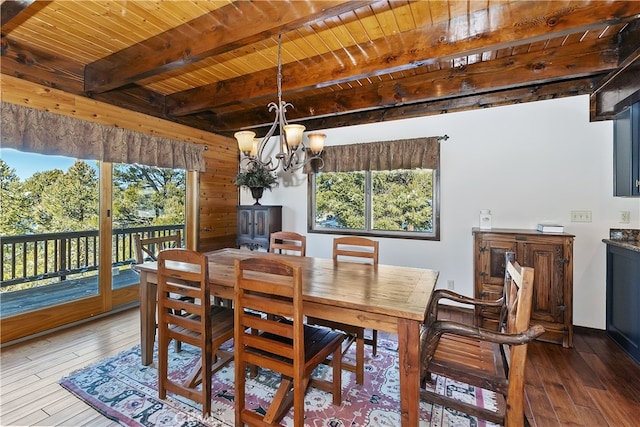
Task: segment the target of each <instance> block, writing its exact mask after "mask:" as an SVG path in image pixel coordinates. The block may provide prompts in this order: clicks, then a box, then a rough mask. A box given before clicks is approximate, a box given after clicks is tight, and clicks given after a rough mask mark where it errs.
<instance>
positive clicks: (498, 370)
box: [420, 255, 544, 427]
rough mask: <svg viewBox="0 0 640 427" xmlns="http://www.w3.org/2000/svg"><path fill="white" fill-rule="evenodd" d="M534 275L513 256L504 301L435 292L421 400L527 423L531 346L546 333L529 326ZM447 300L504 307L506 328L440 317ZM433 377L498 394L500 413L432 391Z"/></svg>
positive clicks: (424, 337) (424, 343)
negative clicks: (526, 389) (527, 369)
mask: <svg viewBox="0 0 640 427" xmlns="http://www.w3.org/2000/svg"><path fill="white" fill-rule="evenodd" d="M533 277H534V271H533V269H532V268H530V267H521V266H520V265H519V264H518V263H517V262H516V261H514V260H513V259H512V258H511V259H509V257H508V255H507V262H506V274H505V293H504V296H503V298H501V299H500V300H498V301H494V302H488V301H484V300H477V299H473V298H468V297H465V296H462V295H459V294H456V293H455V292H452V291H449V290H438V291H436V292H434V294H433V296H432V299H431V301H430V303H429V307H428V308H427V316H426V317H425V325H424V328H423V330H422V333H421V339H420V344H421V355H422V356H421V357H422V366H421V369H422V370H421V375H422V387H423V388H422V389H421V390H420V396H421V398H422V399H423V400H425V401H428V402H430V403H434V404H439V405H443V406H445V407H447V408H451V409H453V410H457V411H461V412H464V413H467V414H470V415H473V416H476V417H479V418H483V419H485V420H488V421H491V422H494V423H500V424H504V425H506V426H510V427H513V426H522V425H523V424H525V423H526V417H525V415H524V370H525V365H526V356H527V344H528V343H529V342H531V341H532V340H534V339H535V338H537V337H539V336H540V335H541V334H543V333H544V328H543V327H542V326H540V325H535V326H529V323H530V319H531V301H532V296H533ZM443 299H449V300H453V301H456V302H458V303H463V304H470V305H472V306H474V307H484V306H489V307H494V308H498V309H500V307H501V306H504V313H505V316H504V322H503V326H502V327H501V330H498V331H495V330H488V329H483V328H481V327H478V326H475V325H469V324H464V323H460V322H455V321H451V320H441V319H438V306H439V305H440V301H441V300H443ZM432 374H436V375H440V376H444V377H447V378H451V379H454V380H457V381H460V382H463V383H466V384H470V385H472V386H476V387H481V388H484V389H487V390H492V391H494V392H496V394H497V395H498V396H499V397H501V399H499V402H498V408H497V410H492V409H489V408H481V407H478V406H475V405H472V404H470V403H467V402H463V401H461V400H458V399H457V398H456V397H455V396H449V395H444V394H440V393H438V392H437V391H435V390H432V389H431V388H428V387H426V386H427V382H428V381H431V380H432Z"/></svg>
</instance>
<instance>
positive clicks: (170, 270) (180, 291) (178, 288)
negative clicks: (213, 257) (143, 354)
mask: <svg viewBox="0 0 640 427" xmlns="http://www.w3.org/2000/svg"><path fill="white" fill-rule="evenodd" d="M178 263H180V264H178ZM208 266H209V263H208V261H207V257H206V256H205V255H203V254H201V253H199V252H196V251H192V250H189V249H166V250H164V251H161V252H160V253H159V254H158V396H159V397H160V399H165V398H166V397H167V392H168V391H169V392H171V393H175V394H179V395H181V396H184V397H186V398H188V399H191V400H193V401H195V402H198V403H200V404H201V405H202V414H203V415H205V416H206V415H208V414H210V412H211V376H212V375H213V374H214V373H215V372H217V371H218V370H219V369H220V368H222V367H223V366H224V365H226V364H227V363H229V362H230V361H231V360H233V354H232V353H229V352H225V351H221V350H220V346H221V345H222V344H223V343H224V342H226V341H228V340H230V339H231V338H233V333H234V328H233V325H234V316H233V310H232V309H230V308H226V307H222V306H218V305H212V304H211V294H210V289H209V283H208V281H209V279H208V278H209V267H208ZM177 313H180V314H177ZM172 339H174V340H176V341H178V342H183V343H187V344H191V345H193V346H195V347H198V348H199V349H200V355H201V357H200V362H199V363H198V364H197V366H196V367H195V368H194V369H193V371H192V372H191V374H190V375H189V377H188V378H187V379H186V380H184V381H183V382H177V381H173V380H171V379H169V342H170V341H171V340H172ZM199 385H201V387H198V386H199Z"/></svg>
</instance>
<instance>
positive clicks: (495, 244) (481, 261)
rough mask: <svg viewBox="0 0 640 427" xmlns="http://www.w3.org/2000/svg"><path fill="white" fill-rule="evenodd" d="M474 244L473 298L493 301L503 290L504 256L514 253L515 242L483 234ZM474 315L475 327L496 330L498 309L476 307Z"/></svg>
mask: <svg viewBox="0 0 640 427" xmlns="http://www.w3.org/2000/svg"><path fill="white" fill-rule="evenodd" d="M475 244H476V248H475V254H476V266H477V268H476V273H475V274H476V278H475V283H476V289H475V297H476V298H479V299H484V300H488V301H495V300H497V299H499V298H502V294H503V290H504V274H505V269H506V261H505V254H506V253H507V252H515V251H516V242H515V241H514V240H513V239H512V238H508V237H507V238H505V237H503V236H499V235H491V234H483V235H481V237H480V238H477V239H476V243H475ZM475 314H476V325H478V326H482V327H485V328H488V329H492V330H494V329H495V330H497V329H498V320H499V318H500V310H499V309H498V308H489V307H484V308H480V307H478V308H477V309H476V313H475Z"/></svg>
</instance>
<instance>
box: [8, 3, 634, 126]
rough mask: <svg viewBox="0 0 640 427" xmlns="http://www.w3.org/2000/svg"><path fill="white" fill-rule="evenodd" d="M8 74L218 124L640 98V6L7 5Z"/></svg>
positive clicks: (608, 107)
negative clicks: (278, 115)
mask: <svg viewBox="0 0 640 427" xmlns="http://www.w3.org/2000/svg"><path fill="white" fill-rule="evenodd" d="M1 12H2V41H1V43H2V44H1V53H2V62H1V64H0V71H1V72H2V73H3V74H7V75H11V76H16V77H19V78H22V79H26V80H29V81H32V82H36V83H39V84H42V85H45V86H49V87H54V88H58V89H61V90H63V91H67V92H70V93H73V94H78V95H82V96H87V97H91V98H95V99H98V100H100V101H104V102H107V103H111V104H115V105H119V106H122V107H125V108H127V109H130V110H134V111H139V112H144V113H147V114H150V115H153V116H157V117H163V118H166V119H168V120H172V121H175V122H178V123H182V124H186V125H189V126H192V127H195V128H198V129H203V130H208V131H211V132H216V133H220V134H224V135H232V134H233V133H234V132H235V131H236V130H239V129H243V128H254V130H256V131H257V132H258V134H263V133H264V132H265V131H266V128H267V127H268V125H269V124H270V123H271V122H272V121H273V116H272V113H270V112H269V111H268V109H267V104H268V103H269V102H271V101H276V100H277V93H276V86H277V85H276V74H277V72H276V71H277V67H276V66H277V49H278V36H279V35H281V36H282V64H283V65H282V88H283V99H284V100H286V101H288V102H291V103H292V104H293V105H294V107H295V108H294V109H290V110H288V112H287V116H288V119H289V121H290V122H300V123H302V124H304V125H306V126H307V128H308V129H323V128H333V127H340V126H345V125H352V124H361V123H370V122H376V121H383V120H393V119H397V118H404V117H414V116H421V115H428V114H441V113H445V112H450V111H460V110H468V109H475V108H487V107H491V106H497V105H506V104H514V103H520V102H529V101H536V100H542V99H549V98H554V97H563V96H572V95H577V94H591V95H592V106H591V110H592V111H591V115H592V119H593V120H599V119H610V118H611V117H612V114H613V113H614V112H615V111H616V110H617V109H620V108H621V107H624V106H625V105H628V104H629V103H630V102H633V101H635V100H637V99H639V98H640V88H639V86H640V83H639V82H640V77H639V76H640V72H639V69H640V59H639V58H640V24H639V20H640V1H490V0H485V1H475V0H469V1H457V0H450V1H390V0H383V1H381V0H376V1H366V0H362V1H357V0H352V1H344V0H342V1H291V0H290V1H283V0H275V1H267V0H265V1H256V2H249V1H231V0H228V1H217V0H212V1H186V0H183V1H146V0H128V1H127V0H122V1H65V0H54V1H49V0H41V1H36V2H33V1H31V0H21V1H14V0H5V1H3V2H2V4H1Z"/></svg>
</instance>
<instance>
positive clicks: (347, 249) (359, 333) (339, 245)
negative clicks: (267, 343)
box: [307, 236, 379, 384]
mask: <svg viewBox="0 0 640 427" xmlns="http://www.w3.org/2000/svg"><path fill="white" fill-rule="evenodd" d="M378 248H379V242H378V241H377V240H372V239H367V238H366V237H358V236H349V237H336V238H335V239H333V260H334V261H338V262H342V261H349V262H363V263H370V264H372V265H373V266H374V267H375V266H377V265H378ZM307 321H308V322H309V323H311V324H315V325H322V326H326V327H329V328H333V329H338V330H341V331H344V332H346V333H347V334H348V335H349V338H348V339H347V340H346V341H345V345H344V346H343V354H344V353H346V352H347V350H348V349H349V347H350V346H351V345H352V344H353V343H354V342H355V344H356V363H355V365H353V364H351V363H347V362H343V364H342V366H343V367H344V368H345V369H346V370H348V371H352V372H355V374H356V383H357V384H363V383H364V346H365V344H367V345H370V346H371V347H372V352H373V354H374V355H376V354H377V352H378V331H377V330H375V329H373V330H372V333H371V337H367V336H365V328H362V327H359V326H353V325H349V324H345V323H340V322H333V321H329V320H324V319H318V318H315V317H310V318H308V319H307Z"/></svg>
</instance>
